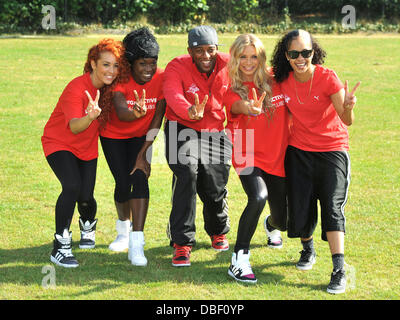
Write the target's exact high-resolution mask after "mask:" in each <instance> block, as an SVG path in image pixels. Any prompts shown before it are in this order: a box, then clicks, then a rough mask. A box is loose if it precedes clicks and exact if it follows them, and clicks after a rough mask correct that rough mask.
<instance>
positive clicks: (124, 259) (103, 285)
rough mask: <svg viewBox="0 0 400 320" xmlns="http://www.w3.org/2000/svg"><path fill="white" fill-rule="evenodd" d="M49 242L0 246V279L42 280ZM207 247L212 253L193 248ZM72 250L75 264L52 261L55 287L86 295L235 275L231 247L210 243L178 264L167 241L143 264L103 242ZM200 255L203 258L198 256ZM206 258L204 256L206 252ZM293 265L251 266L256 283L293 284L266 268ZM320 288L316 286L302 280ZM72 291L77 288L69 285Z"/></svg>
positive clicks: (29, 282) (14, 281)
mask: <svg viewBox="0 0 400 320" xmlns="http://www.w3.org/2000/svg"><path fill="white" fill-rule="evenodd" d="M51 249H52V244H51V243H48V244H45V245H41V246H38V247H32V248H20V249H9V250H5V249H0V284H2V283H4V284H5V283H12V284H20V285H32V284H37V285H38V286H41V285H42V281H43V279H44V277H45V276H46V275H47V272H48V271H44V270H45V268H44V267H46V266H55V265H54V264H53V263H51V262H50V253H51ZM205 249H207V250H210V253H209V254H207V255H204V253H200V252H198V253H197V254H196V251H200V250H205ZM73 253H74V255H75V257H76V258H77V260H78V262H79V267H78V268H73V269H67V268H62V267H59V266H55V272H56V285H57V288H59V287H61V286H66V287H68V288H72V287H78V288H79V287H82V288H79V289H78V290H77V291H78V292H76V293H74V296H76V297H79V296H82V297H84V296H85V295H88V294H90V293H93V292H96V293H100V292H102V291H107V290H110V289H111V290H112V289H114V288H118V287H120V286H124V285H129V284H139V285H143V286H145V287H157V286H160V287H161V286H163V285H165V284H168V283H169V284H171V283H172V284H177V285H179V284H194V285H202V284H215V285H222V284H229V283H234V280H233V279H232V278H231V277H229V276H228V274H227V271H228V267H229V263H230V259H231V254H232V252H231V251H226V252H219V253H216V252H215V251H214V250H212V249H210V245H209V244H208V243H198V244H197V245H196V246H195V247H194V248H193V251H192V257H191V267H180V268H176V267H173V266H172V265H171V258H172V253H173V249H172V248H171V247H170V246H168V245H164V246H158V247H155V248H149V249H145V254H146V257H147V259H148V265H147V267H136V266H133V265H131V263H130V261H129V260H128V256H127V252H121V253H117V252H111V251H109V250H108V246H107V245H98V246H96V248H95V249H92V250H83V249H79V248H78V243H77V242H74V243H73ZM196 256H197V257H201V259H202V260H201V261H199V260H197V259H196ZM205 256H206V258H207V260H206V261H205V259H204V257H205ZM279 266H281V267H291V266H293V263H291V262H287V261H285V262H281V263H276V264H265V265H255V266H253V270H254V272H255V274H256V276H257V278H258V284H259V285H265V284H269V283H272V284H278V283H282V284H284V285H288V286H290V285H292V286H295V287H299V285H298V284H290V283H287V282H285V281H284V276H282V275H280V274H276V273H273V272H265V271H264V270H265V269H270V268H272V267H279ZM300 287H310V288H311V289H317V290H320V289H321V287H320V286H315V285H308V284H304V285H300ZM73 291H75V290H74V289H73Z"/></svg>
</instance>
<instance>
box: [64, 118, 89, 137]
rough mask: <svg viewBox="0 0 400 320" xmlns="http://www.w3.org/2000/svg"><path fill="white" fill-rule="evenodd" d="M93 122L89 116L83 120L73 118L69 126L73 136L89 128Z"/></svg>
mask: <svg viewBox="0 0 400 320" xmlns="http://www.w3.org/2000/svg"><path fill="white" fill-rule="evenodd" d="M92 122H93V120H91V119H90V118H89V115H86V116H84V117H82V118H72V119H71V120H70V121H69V123H68V124H69V128H70V130H71V132H72V133H73V134H78V133H81V132H82V131H85V130H86V129H87V128H89V126H90V124H91V123H92Z"/></svg>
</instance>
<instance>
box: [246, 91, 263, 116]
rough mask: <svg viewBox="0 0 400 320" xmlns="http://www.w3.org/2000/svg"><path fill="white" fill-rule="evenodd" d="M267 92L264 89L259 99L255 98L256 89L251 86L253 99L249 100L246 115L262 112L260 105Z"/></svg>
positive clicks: (256, 114)
mask: <svg viewBox="0 0 400 320" xmlns="http://www.w3.org/2000/svg"><path fill="white" fill-rule="evenodd" d="M266 95H267V93H266V92H265V91H264V92H263V94H262V95H261V97H260V99H258V98H257V91H256V89H255V88H253V99H252V100H250V101H249V105H248V107H249V108H248V115H249V116H258V115H259V114H260V113H261V112H262V105H263V101H264V98H265V96H266Z"/></svg>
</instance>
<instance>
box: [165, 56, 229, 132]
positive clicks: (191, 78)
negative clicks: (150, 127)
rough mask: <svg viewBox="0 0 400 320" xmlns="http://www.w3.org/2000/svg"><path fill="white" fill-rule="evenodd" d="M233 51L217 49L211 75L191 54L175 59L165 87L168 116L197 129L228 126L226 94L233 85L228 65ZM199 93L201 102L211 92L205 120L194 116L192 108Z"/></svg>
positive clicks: (213, 128) (171, 63) (219, 129)
mask: <svg viewBox="0 0 400 320" xmlns="http://www.w3.org/2000/svg"><path fill="white" fill-rule="evenodd" d="M228 60H229V55H228V54H226V53H223V52H218V53H217V58H216V64H215V68H214V70H213V72H212V73H211V75H210V77H208V78H207V75H206V74H205V73H201V72H199V70H198V69H197V67H196V65H195V64H194V63H193V59H192V57H191V56H190V55H188V54H186V55H182V56H179V57H177V58H175V59H173V60H172V61H171V62H170V63H168V65H167V67H166V68H165V73H164V82H163V91H164V96H165V100H166V102H167V108H166V111H165V117H166V118H167V119H168V120H171V121H177V122H179V123H181V124H183V125H184V126H186V127H189V128H192V129H194V130H197V131H201V130H218V131H222V130H223V129H224V121H225V113H224V108H223V105H222V98H223V96H224V93H225V92H226V90H227V89H228V87H229V77H228V73H227V69H226V65H227V63H228ZM195 93H197V95H198V97H199V102H200V103H201V102H202V101H203V99H204V97H205V95H208V100H207V103H206V106H205V108H204V116H203V118H202V119H201V120H191V119H190V118H189V115H188V109H189V108H190V107H191V106H192V105H193V104H194V97H195Z"/></svg>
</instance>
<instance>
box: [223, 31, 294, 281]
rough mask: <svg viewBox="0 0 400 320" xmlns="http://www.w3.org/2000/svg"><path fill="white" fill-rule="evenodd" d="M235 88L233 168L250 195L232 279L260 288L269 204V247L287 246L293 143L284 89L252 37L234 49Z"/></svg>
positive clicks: (229, 99)
mask: <svg viewBox="0 0 400 320" xmlns="http://www.w3.org/2000/svg"><path fill="white" fill-rule="evenodd" d="M230 55H231V56H230V60H229V63H228V72H229V77H230V88H229V90H228V92H227V93H226V94H225V96H224V105H225V107H226V111H227V117H228V122H227V126H226V130H227V132H228V136H230V138H231V140H232V143H233V155H232V164H233V166H234V168H235V170H236V172H237V174H238V175H239V178H240V181H241V183H242V186H243V189H244V191H245V192H246V195H247V205H246V207H245V209H244V211H243V213H242V215H241V218H240V221H239V228H238V233H237V239H236V245H235V248H234V253H233V255H232V262H231V265H230V267H229V270H228V274H229V275H230V276H231V277H233V278H234V279H236V280H237V281H241V282H246V283H256V282H257V279H256V277H255V275H254V273H253V271H252V269H251V266H250V261H249V259H250V250H249V247H250V241H251V238H252V237H253V234H254V232H255V230H256V227H257V223H258V219H259V217H260V214H261V212H262V211H263V209H264V206H265V203H266V202H267V200H268V204H269V207H270V216H268V217H267V218H266V219H265V222H264V226H265V228H266V231H267V235H268V245H269V246H270V247H274V248H280V247H281V246H282V238H281V235H280V232H279V230H281V231H285V230H286V223H287V222H286V220H287V206H286V181H285V170H284V157H285V151H286V147H287V143H288V135H289V129H288V119H289V118H288V113H287V110H286V107H285V101H284V98H283V96H282V94H281V92H280V87H279V85H277V84H276V83H275V81H274V78H273V76H272V75H271V74H270V72H269V70H268V68H267V65H266V53H265V48H264V46H263V44H262V43H261V41H260V40H259V39H258V38H257V37H256V36H255V35H252V34H243V35H240V36H239V37H237V38H236V40H235V41H234V43H233V44H232V46H231V48H230Z"/></svg>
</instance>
